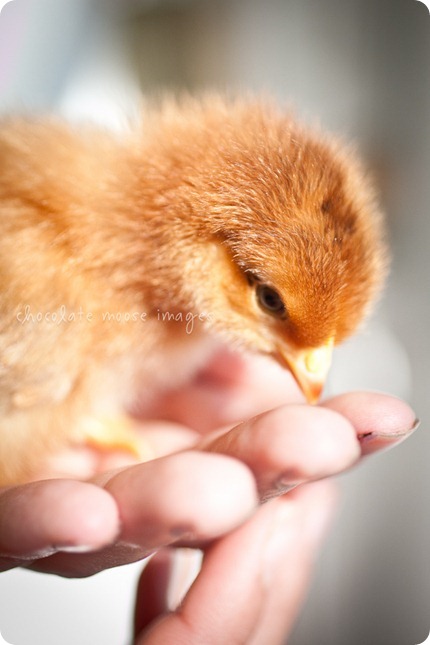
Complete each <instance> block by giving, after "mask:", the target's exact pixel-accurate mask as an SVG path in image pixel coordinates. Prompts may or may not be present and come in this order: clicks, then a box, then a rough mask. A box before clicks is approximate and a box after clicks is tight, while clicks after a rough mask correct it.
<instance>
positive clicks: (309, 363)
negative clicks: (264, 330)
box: [276, 338, 334, 403]
mask: <svg viewBox="0 0 430 645" xmlns="http://www.w3.org/2000/svg"><path fill="white" fill-rule="evenodd" d="M333 344H334V339H333V338H330V339H329V340H328V341H327V342H326V343H324V345H321V347H316V348H313V349H305V350H301V351H297V352H294V351H293V350H290V349H284V348H278V352H277V353H276V359H277V360H278V362H279V363H281V365H283V367H287V368H288V369H289V370H290V372H291V373H292V375H293V376H294V378H295V379H296V381H297V383H298V385H299V386H300V388H301V390H302V392H303V394H304V395H305V397H306V399H307V401H308V402H309V403H317V401H318V399H319V398H320V395H321V392H322V390H323V387H324V383H325V380H326V377H327V373H328V371H329V368H330V364H331V358H332V354H333Z"/></svg>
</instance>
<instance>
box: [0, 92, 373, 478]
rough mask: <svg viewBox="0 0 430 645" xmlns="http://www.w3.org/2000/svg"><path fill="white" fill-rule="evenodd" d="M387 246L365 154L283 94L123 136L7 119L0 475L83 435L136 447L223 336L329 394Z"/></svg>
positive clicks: (213, 102) (24, 473)
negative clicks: (283, 105)
mask: <svg viewBox="0 0 430 645" xmlns="http://www.w3.org/2000/svg"><path fill="white" fill-rule="evenodd" d="M385 256H386V253H385V245H384V242H383V233H382V225H381V217H380V214H379V211H378V208H377V206H376V204H375V200H374V196H373V191H372V189H371V188H370V186H369V183H368V181H367V179H366V177H365V174H364V172H363V170H362V169H361V167H360V165H359V164H358V162H357V161H356V159H355V158H354V156H353V155H352V153H351V152H350V151H349V150H345V149H343V148H342V146H341V145H340V144H339V143H338V142H336V141H335V140H334V139H333V138H331V137H328V136H325V135H322V134H321V133H319V132H314V131H311V130H309V129H308V128H306V127H304V126H303V125H300V124H298V123H296V122H295V120H294V119H293V118H292V117H291V116H290V115H288V114H285V113H284V112H283V111H282V110H281V109H279V108H278V107H276V106H275V105H273V104H271V103H270V102H267V101H259V100H226V99H223V98H221V97H218V96H208V97H206V98H204V99H202V100H192V99H186V100H183V101H182V102H174V101H167V102H165V103H164V104H163V106H162V107H160V108H159V109H157V110H155V111H150V112H149V113H147V114H146V115H145V118H144V119H143V120H142V125H140V126H139V127H137V128H135V129H134V130H133V131H131V132H130V133H129V134H128V135H127V136H123V137H115V136H111V135H107V134H106V133H103V132H98V131H96V130H92V129H84V128H81V129H77V128H75V129H72V128H70V127H68V126H67V125H64V124H62V123H59V122H57V121H53V120H45V121H41V120H38V119H33V120H29V119H9V120H5V121H3V123H2V124H1V125H0V276H1V294H0V414H1V421H0V484H7V483H11V482H18V481H24V480H27V479H31V477H32V476H33V474H34V473H35V472H38V471H39V470H40V467H41V464H43V461H44V459H46V456H47V455H49V454H52V453H54V452H55V451H56V450H59V449H61V448H63V447H66V446H69V445H74V444H82V443H86V442H90V443H91V444H92V445H97V446H100V447H101V448H107V449H109V448H110V447H111V448H112V449H115V448H118V447H125V448H127V449H131V450H133V449H137V445H138V442H137V439H136V436H135V435H134V430H133V426H132V423H131V422H129V421H128V412H129V411H130V410H131V409H133V405H134V404H135V403H136V401H137V400H139V401H140V402H141V401H142V400H145V398H146V397H147V398H149V397H150V396H151V393H153V392H155V391H156V390H157V389H159V388H160V387H165V386H170V385H175V384H177V383H178V382H180V381H181V379H185V378H187V376H189V375H190V374H191V373H192V372H193V370H195V369H196V367H197V366H198V365H200V364H201V363H202V362H203V361H204V359H205V357H206V354H207V352H206V349H205V347H206V344H205V338H206V335H207V334H209V335H213V336H215V337H220V338H221V339H222V340H223V342H226V343H228V344H230V345H232V346H234V347H243V348H245V349H247V350H251V351H254V352H261V353H264V354H268V355H270V356H273V357H274V359H276V360H277V361H279V362H281V363H282V365H285V366H286V367H288V368H289V369H290V370H291V371H292V373H293V374H294V376H295V378H296V379H297V381H298V383H299V384H300V386H301V387H302V389H303V391H304V392H305V394H306V396H307V397H308V400H309V401H311V402H314V401H316V400H317V399H318V396H319V394H320V391H321V389H322V386H323V383H324V379H325V377H326V374H327V370H328V368H329V364H330V355H331V351H332V347H333V345H334V344H335V343H338V342H340V341H341V340H343V339H344V338H345V337H346V336H348V335H349V334H350V333H351V332H353V331H354V330H355V328H356V327H357V325H358V324H359V323H360V321H361V320H362V319H363V317H364V315H365V314H366V312H367V311H368V309H369V305H370V303H371V302H372V300H373V299H374V296H375V294H376V293H377V291H378V290H379V288H380V286H381V284H382V280H383V277H384V274H385V265H386V261H385ZM142 458H145V455H142Z"/></svg>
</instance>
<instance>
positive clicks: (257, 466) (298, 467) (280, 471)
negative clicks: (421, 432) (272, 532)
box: [199, 405, 360, 499]
mask: <svg viewBox="0 0 430 645" xmlns="http://www.w3.org/2000/svg"><path fill="white" fill-rule="evenodd" d="M199 447H200V449H202V450H206V451H209V452H216V453H222V454H227V455H230V456H231V457H234V458H235V459H238V460H240V461H242V462H243V463H245V464H246V465H247V466H248V467H249V468H250V469H251V470H252V472H253V473H254V476H255V478H256V481H257V486H258V491H259V495H260V498H261V499H268V498H270V497H273V496H276V495H280V494H282V493H285V492H287V491H288V490H290V489H291V488H292V487H295V486H297V485H298V484H302V483H304V482H307V481H312V480H315V479H321V478H323V477H328V476H330V475H333V474H336V473H339V472H341V471H343V470H345V469H346V468H348V467H350V466H351V465H352V464H354V463H355V462H356V461H357V459H358V458H359V456H360V447H359V443H358V441H357V437H356V433H355V431H354V428H353V426H352V425H351V423H350V422H349V421H348V420H347V419H346V418H345V417H343V416H341V415H340V414H338V413H337V412H335V411H332V410H328V409H324V408H318V407H312V406H307V405H288V406H283V407H280V408H277V409H276V410H271V411H269V412H266V413H264V414H262V415H260V416H258V417H256V418H254V419H251V420H250V421H246V422H244V423H242V424H240V425H238V426H236V427H235V428H233V429H231V430H230V431H228V432H224V433H222V434H217V435H215V436H208V437H206V438H205V439H203V440H202V442H201V443H200V444H199Z"/></svg>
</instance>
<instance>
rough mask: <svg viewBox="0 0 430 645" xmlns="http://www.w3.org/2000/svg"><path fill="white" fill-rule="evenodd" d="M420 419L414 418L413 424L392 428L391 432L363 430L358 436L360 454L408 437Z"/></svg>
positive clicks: (389, 446)
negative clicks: (407, 426)
mask: <svg viewBox="0 0 430 645" xmlns="http://www.w3.org/2000/svg"><path fill="white" fill-rule="evenodd" d="M420 423H421V421H420V420H419V419H415V421H414V423H413V425H412V426H411V427H410V428H407V429H404V428H402V429H399V430H397V431H396V430H393V431H391V432H372V431H369V432H365V433H363V434H361V435H359V436H358V439H359V441H360V445H361V450H362V454H370V453H372V452H376V451H381V450H383V449H386V448H391V447H392V446H396V445H398V444H399V443H401V442H402V441H404V440H405V439H407V437H409V436H410V435H411V434H412V433H413V432H415V430H416V429H417V428H418V427H419V425H420Z"/></svg>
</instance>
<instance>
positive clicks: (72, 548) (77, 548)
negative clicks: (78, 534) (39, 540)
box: [55, 544, 99, 553]
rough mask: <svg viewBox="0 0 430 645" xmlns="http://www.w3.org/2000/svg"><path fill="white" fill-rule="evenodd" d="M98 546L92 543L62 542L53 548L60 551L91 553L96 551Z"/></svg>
mask: <svg viewBox="0 0 430 645" xmlns="http://www.w3.org/2000/svg"><path fill="white" fill-rule="evenodd" d="M98 548H99V547H97V546H94V544H91V545H90V544H63V545H60V546H56V547H55V550H56V551H60V552H61V553H91V551H97V549H98Z"/></svg>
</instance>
